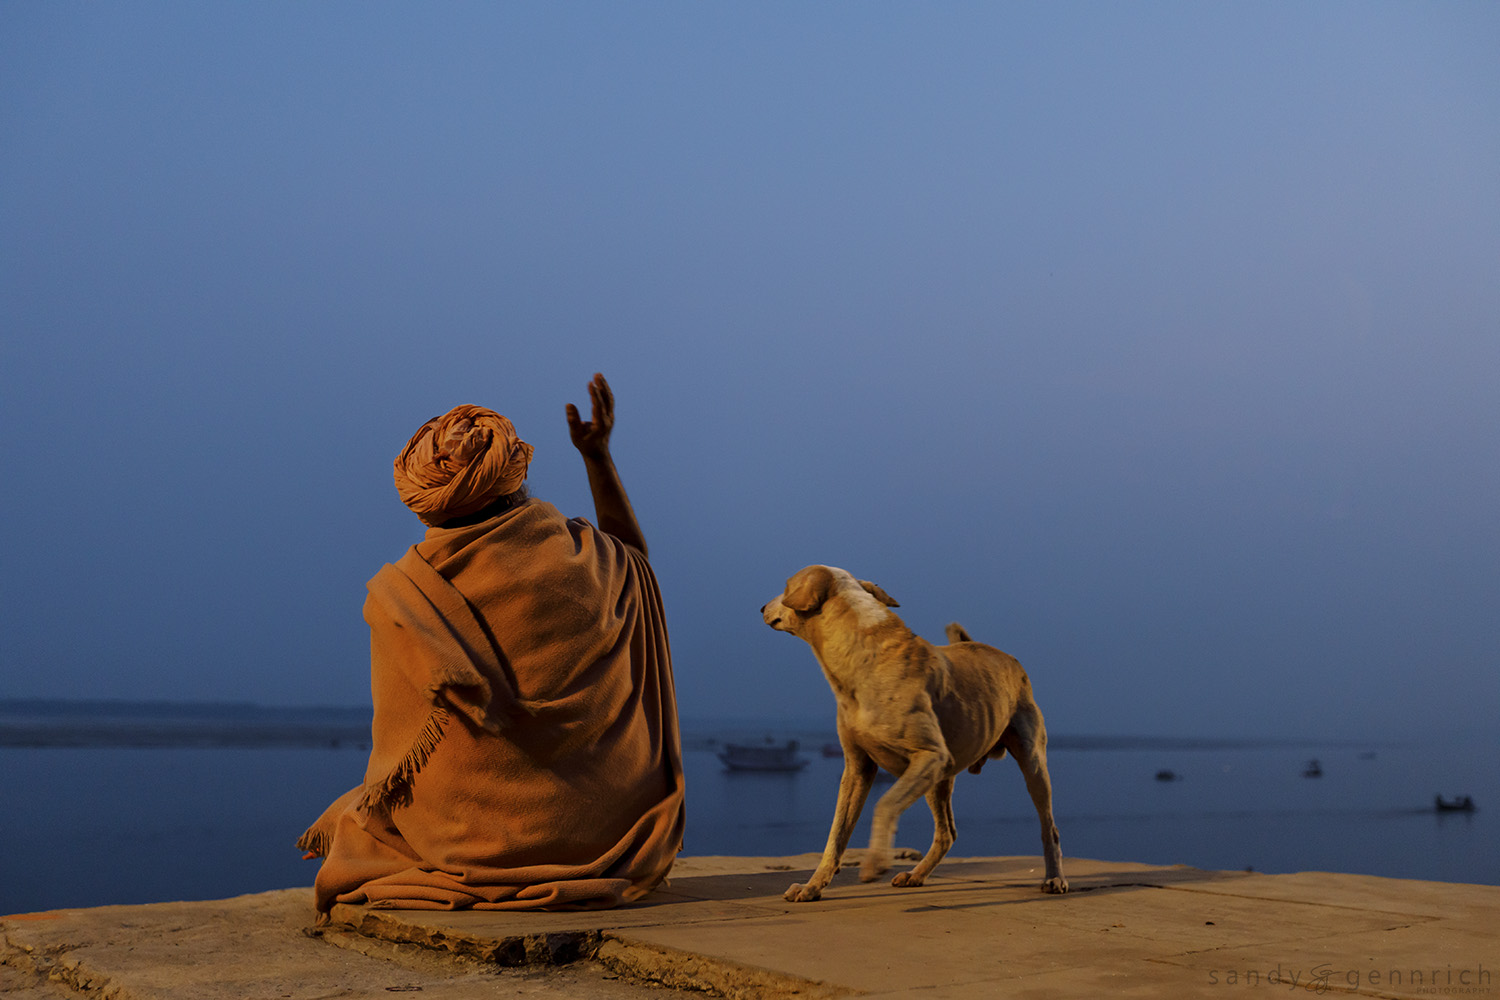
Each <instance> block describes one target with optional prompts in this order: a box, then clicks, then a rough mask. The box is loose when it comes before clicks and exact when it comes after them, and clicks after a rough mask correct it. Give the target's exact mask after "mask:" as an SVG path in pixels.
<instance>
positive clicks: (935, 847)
mask: <svg viewBox="0 0 1500 1000" xmlns="http://www.w3.org/2000/svg"><path fill="white" fill-rule="evenodd" d="M927 807H928V808H929V809H931V810H932V846H931V847H929V848H928V849H927V853H926V854H925V855H923V857H922V860H921V861H920V862H918V863H917V867H915V868H913V869H912V870H911V871H909V872H902V873H901V874H900V875H897V876H896V877H895V878H893V879H891V885H895V886H913V885H921V884H922V883H924V882H926V881H927V876H928V875H931V874H932V870H933V869H934V868H936V867H937V864H938V862H939V861H941V860H943V855H945V854H947V853H948V848H950V847H952V846H953V840H954V838H955V837H957V836H958V828H957V827H956V826H955V825H954V823H953V779H952V778H944V779H942V780H941V781H939V782H938V783H937V784H935V785H933V786H932V790H931V791H930V792H928V793H927Z"/></svg>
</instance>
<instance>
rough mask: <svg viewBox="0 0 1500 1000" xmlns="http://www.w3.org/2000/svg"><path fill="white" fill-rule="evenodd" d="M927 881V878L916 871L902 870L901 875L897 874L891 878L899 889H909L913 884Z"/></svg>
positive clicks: (892, 882) (892, 883)
mask: <svg viewBox="0 0 1500 1000" xmlns="http://www.w3.org/2000/svg"><path fill="white" fill-rule="evenodd" d="M926 881H927V880H926V879H925V878H923V877H922V876H920V875H918V874H917V873H916V872H914V871H912V872H902V873H901V874H900V875H897V876H896V877H895V878H893V879H891V885H893V886H895V887H896V888H898V889H908V888H911V887H912V886H918V885H921V884H923V883H924V882H926Z"/></svg>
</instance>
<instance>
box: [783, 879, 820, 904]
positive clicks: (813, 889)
mask: <svg viewBox="0 0 1500 1000" xmlns="http://www.w3.org/2000/svg"><path fill="white" fill-rule="evenodd" d="M781 898H782V899H784V900H786V901H787V902H788V903H815V902H817V901H818V900H820V899H822V898H823V890H822V889H819V888H818V887H817V886H815V885H812V884H811V883H809V884H807V885H803V884H802V883H801V882H793V883H792V884H791V886H790V887H789V888H788V889H787V891H786V892H784V893H782V894H781Z"/></svg>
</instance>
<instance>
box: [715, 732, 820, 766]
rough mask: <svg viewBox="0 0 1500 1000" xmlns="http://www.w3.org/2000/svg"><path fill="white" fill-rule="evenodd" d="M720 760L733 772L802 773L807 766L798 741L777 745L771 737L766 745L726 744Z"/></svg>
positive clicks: (720, 753) (720, 754) (721, 751)
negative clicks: (799, 751)
mask: <svg viewBox="0 0 1500 1000" xmlns="http://www.w3.org/2000/svg"><path fill="white" fill-rule="evenodd" d="M719 759H720V760H721V761H723V762H724V766H725V767H726V768H728V769H729V770H731V771H800V770H802V769H803V768H804V767H806V766H807V758H806V757H804V756H802V755H801V754H799V753H798V752H797V741H796V740H787V741H786V742H785V743H777V742H775V741H774V740H772V739H770V738H769V737H768V738H767V739H766V741H765V742H764V743H726V744H724V749H722V750H720V751H719Z"/></svg>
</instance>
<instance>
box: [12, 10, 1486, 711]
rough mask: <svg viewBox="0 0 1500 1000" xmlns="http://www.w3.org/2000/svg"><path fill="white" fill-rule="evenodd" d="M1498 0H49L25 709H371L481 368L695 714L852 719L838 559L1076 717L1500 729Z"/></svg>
mask: <svg viewBox="0 0 1500 1000" xmlns="http://www.w3.org/2000/svg"><path fill="white" fill-rule="evenodd" d="M1496 51H1500V7H1497V6H1495V5H1493V4H1490V3H1443V4H1389V3H1359V4H1347V3H1337V2H1329V3H1319V4H1300V3H1259V2H1257V3H1233V2H1230V3H1215V4H1188V3H1180V4H1179V3H1140V4H1111V3H1060V4H1047V5H1041V4H1004V3H951V4H941V5H934V4H920V5H919V4H890V3H847V4H845V3H817V4H812V3H764V4H742V5H731V4H699V3H687V2H682V3H640V4H605V3H509V4H478V3H475V4H423V5H416V4H409V5H402V4H380V3H373V4H372V3H358V4H355V3H323V4H316V5H306V4H293V3H261V4H196V3H174V4H160V3H132V4H117V5H100V4H84V3H41V2H11V3H7V4H5V5H3V6H0V95H3V100H0V137H3V140H0V316H3V317H4V318H3V327H4V332H3V333H0V415H3V418H4V426H5V428H6V434H5V435H4V437H3V444H0V449H3V452H0V458H3V461H4V466H5V468H6V469H7V470H8V473H7V478H6V482H7V488H6V489H5V490H4V491H3V499H0V504H3V508H0V513H3V515H4V518H3V524H4V528H3V532H4V536H3V543H4V549H3V551H4V556H3V557H0V558H3V565H4V573H3V575H0V616H3V619H0V633H3V639H0V696H15V697H147V698H176V699H189V700H197V699H232V700H249V701H258V702H263V703H268V704H359V703H361V702H362V701H364V700H365V699H367V697H368V693H367V692H368V687H367V681H368V676H367V666H368V664H367V648H366V643H367V635H366V632H365V627H364V625H363V622H362V620H361V618H360V607H361V605H362V603H363V596H364V582H365V581H366V580H367V579H368V578H369V577H370V576H372V575H373V574H374V572H375V570H376V569H377V568H378V567H379V566H380V564H381V563H383V562H386V561H390V560H393V559H395V558H396V557H397V556H399V555H400V553H401V552H402V551H403V549H404V548H405V546H407V545H409V544H410V543H411V542H413V541H415V540H416V539H417V538H419V537H420V532H421V525H420V524H419V522H418V521H417V520H416V518H415V517H414V516H412V515H411V514H410V513H409V512H408V511H407V510H406V509H405V508H404V507H402V506H401V504H400V503H399V501H398V500H397V498H396V494H395V490H394V488H393V486H392V485H391V478H390V463H391V459H392V458H393V457H394V456H395V454H396V452H397V451H398V450H399V449H400V447H401V445H402V444H403V443H404V442H405V441H406V439H407V437H408V436H409V435H410V433H411V432H412V431H413V430H414V429H415V428H416V427H417V426H418V425H419V424H420V423H421V422H422V421H423V420H425V419H427V418H428V417H430V416H432V415H433V414H435V413H438V412H441V411H443V410H446V409H447V408H449V407H450V406H452V405H455V404H457V403H463V402H473V403H481V404H484V405H488V406H492V407H494V408H495V409H497V410H499V411H501V412H502V413H505V414H507V415H508V416H510V417H511V418H512V419H513V420H514V421H515V423H516V425H517V427H518V429H519V430H520V433H521V435H522V436H523V437H524V438H526V439H527V440H528V441H530V442H531V443H533V444H534V445H535V446H536V449H537V453H536V459H535V461H534V463H533V465H532V479H531V485H532V489H533V492H534V493H535V494H536V495H538V496H541V497H543V498H546V499H549V500H551V501H553V502H555V503H556V504H557V505H558V506H559V507H561V508H562V509H563V510H565V511H566V512H568V513H577V514H587V515H590V516H591V510H590V505H589V500H588V493H587V487H586V483H585V480H584V477H583V473H582V468H581V465H580V463H579V462H578V460H577V457H576V455H575V454H573V452H572V450H571V448H570V447H569V445H568V441H567V432H566V425H565V422H564V419H563V406H564V404H565V403H567V402H570V401H572V402H583V401H584V400H585V398H586V397H585V392H584V386H585V383H586V382H587V379H588V378H589V376H590V375H591V374H592V373H593V372H594V371H596V370H597V371H603V372H605V373H606V375H607V376H608V377H609V378H610V380H611V382H612V384H613V385H614V387H615V390H616V395H617V397H618V400H619V425H618V428H617V431H616V438H615V451H616V457H617V461H618V463H619V465H620V467H621V470H622V473H623V475H624V477H625V481H626V484H627V486H628V487H629V488H630V491H631V495H632V499H633V500H634V502H635V505H636V507H637V511H638V513H639V515H640V518H641V521H642V523H643V528H644V530H645V532H646V535H647V538H648V539H649V541H650V543H651V546H652V556H653V563H654V565H655V566H656V568H657V572H658V575H659V577H660V579H661V584H662V589H663V593H664V596H665V599H666V601H667V612H668V621H669V624H670V627H671V630H672V642H673V650H674V656H675V663H676V669H677V679H678V687H679V699H680V702H681V705H682V709H683V712H684V714H685V715H689V716H696V717H703V716H722V715H757V716H766V717H772V718H786V719H808V718H811V719H819V718H830V719H831V717H832V696H831V694H830V693H829V692H828V690H827V688H826V685H825V684H824V681H823V680H822V677H821V675H820V673H819V671H818V669H817V666H816V663H815V662H814V660H813V658H812V656H811V653H810V651H809V650H808V649H807V647H806V646H805V645H803V644H802V643H800V642H798V641H797V640H795V639H792V638H790V637H788V636H785V635H781V634H778V633H773V632H771V631H770V630H769V629H766V628H765V627H764V625H762V624H761V623H760V620H759V616H758V613H757V609H758V608H759V607H760V605H761V604H763V603H764V602H765V601H766V600H767V599H769V598H770V597H771V596H773V595H774V594H776V593H777V592H779V590H780V588H781V585H782V583H783V581H784V580H785V578H786V577H787V576H789V575H791V574H792V573H793V572H795V571H796V570H797V569H799V568H801V567H802V566H804V565H807V564H809V563H814V562H826V563H832V564H834V565H840V566H843V567H845V568H847V569H849V570H851V571H852V572H854V573H855V574H856V575H859V576H862V577H866V578H869V579H873V580H876V581H878V582H879V583H881V585H882V586H884V587H885V588H886V589H887V590H888V591H889V592H890V593H891V594H893V595H894V596H895V597H896V598H897V599H898V600H900V601H901V602H902V605H903V608H902V612H903V614H904V615H905V617H906V620H907V622H908V624H910V625H911V626H912V627H913V628H914V629H916V630H917V631H918V632H919V633H921V634H924V635H928V636H933V637H937V636H940V635H941V630H942V626H943V625H944V624H945V623H946V622H947V621H949V620H958V621H960V622H962V623H963V624H964V625H965V626H966V627H967V628H968V629H969V631H970V632H971V633H973V634H974V635H975V636H976V638H979V639H982V640H984V641H988V642H991V643H993V644H995V645H998V646H1000V647H1001V648H1003V649H1006V650H1008V651H1010V652H1012V653H1013V654H1015V655H1016V656H1018V657H1019V658H1020V659H1021V661H1022V663H1023V664H1025V665H1026V666H1027V668H1028V670H1029V671H1030V673H1031V674H1032V677H1033V680H1034V683H1035V685H1036V688H1037V691H1038V697H1039V700H1040V702H1041V704H1042V708H1043V710H1044V712H1045V713H1046V714H1047V717H1048V720H1049V724H1050V726H1051V728H1052V729H1053V730H1054V731H1056V732H1076V733H1083V732H1104V733H1121V732H1125V733H1167V734H1181V735H1213V734H1235V735H1242V734H1243V735H1256V734H1269V735H1278V736H1316V735H1332V736H1337V737H1340V738H1366V737H1381V738H1388V737H1394V738H1399V737H1400V734H1402V733H1405V732H1410V731H1414V730H1415V731H1419V732H1420V731H1426V730H1430V729H1432V728H1435V727H1437V728H1442V729H1444V730H1445V731H1449V730H1451V731H1458V732H1472V733H1483V734H1486V735H1494V734H1495V732H1496V723H1495V718H1496V708H1497V707H1500V681H1497V679H1496V669H1495V667H1496V652H1495V651H1496V649H1497V648H1500V613H1497V609H1500V518H1497V516H1496V511H1497V510H1500V419H1497V418H1500V392H1497V391H1496V383H1497V377H1500V184H1497V183H1496V178H1497V177H1500V59H1497V58H1496V57H1495V52H1496Z"/></svg>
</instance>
